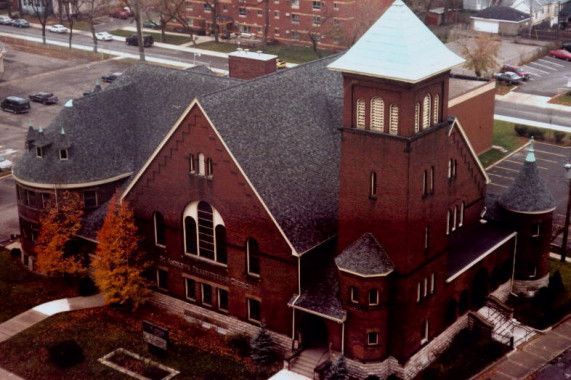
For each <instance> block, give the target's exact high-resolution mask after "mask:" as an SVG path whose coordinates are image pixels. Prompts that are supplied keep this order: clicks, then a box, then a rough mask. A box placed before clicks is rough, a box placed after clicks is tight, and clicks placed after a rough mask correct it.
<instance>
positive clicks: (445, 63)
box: [328, 0, 464, 83]
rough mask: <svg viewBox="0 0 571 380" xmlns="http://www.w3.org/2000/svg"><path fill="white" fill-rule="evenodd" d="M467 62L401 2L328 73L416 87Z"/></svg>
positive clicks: (332, 66)
mask: <svg viewBox="0 0 571 380" xmlns="http://www.w3.org/2000/svg"><path fill="white" fill-rule="evenodd" d="M462 62H464V59H463V58H461V57H459V56H457V55H456V54H455V53H453V52H452V51H450V50H449V49H448V48H447V47H446V45H444V44H443V43H442V42H441V41H440V40H439V39H438V38H437V37H436V36H435V35H434V34H433V33H432V32H431V31H430V29H428V27H426V25H424V23H423V22H422V21H420V19H418V17H416V15H415V14H414V13H413V12H412V11H411V10H410V9H409V8H408V7H407V6H406V5H405V4H404V3H403V2H402V0H395V1H394V3H393V4H392V5H391V6H390V7H389V8H388V9H387V10H386V11H385V13H384V14H383V15H382V16H381V17H380V18H379V19H378V20H377V21H376V22H375V23H374V24H373V26H371V28H369V30H367V32H365V34H364V35H363V36H362V37H361V38H360V39H359V40H358V41H357V42H356V43H355V45H353V47H351V48H350V49H349V50H348V51H347V52H346V53H345V54H344V55H343V56H342V57H341V58H339V59H338V60H336V61H335V62H333V63H332V64H330V65H329V66H328V68H329V69H331V70H335V71H342V72H346V73H353V74H360V75H366V76H372V77H378V78H388V79H393V80H398V81H403V82H410V83H416V82H419V81H421V80H424V79H426V78H428V77H431V76H433V75H436V74H439V73H441V72H444V71H446V70H449V69H451V68H452V67H453V66H456V65H458V64H460V63H462Z"/></svg>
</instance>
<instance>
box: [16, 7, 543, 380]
mask: <svg viewBox="0 0 571 380" xmlns="http://www.w3.org/2000/svg"><path fill="white" fill-rule="evenodd" d="M248 54H252V55H253V56H254V61H256V59H255V58H256V57H257V56H256V54H258V53H248V52H241V53H240V54H239V55H241V56H244V55H245V56H248ZM261 58H264V59H265V58H266V57H265V55H263V56H262V57H261ZM274 58H275V57H274ZM264 59H261V60H262V61H264ZM461 62H462V59H461V58H460V57H458V56H456V55H455V54H454V53H452V52H451V51H449V50H448V49H447V48H446V47H445V46H444V45H443V44H442V43H441V42H440V41H439V40H438V39H437V38H436V37H435V36H434V35H433V34H432V33H431V32H430V31H429V30H428V29H427V28H426V27H425V26H424V25H423V24H422V22H421V21H420V20H419V19H418V18H417V17H416V16H414V14H413V13H412V12H411V11H410V9H408V8H407V7H406V5H404V3H403V2H402V1H401V0H396V1H395V2H394V3H393V4H392V5H391V6H390V7H389V8H388V9H387V11H386V12H385V13H384V14H383V15H382V16H381V18H380V19H379V20H378V21H377V22H376V23H375V24H374V25H373V26H372V27H371V28H370V29H369V30H368V31H367V32H366V33H365V34H364V35H363V37H362V38H361V39H360V40H359V41H358V42H357V43H356V44H355V45H354V46H353V47H352V48H351V49H350V50H348V51H347V52H346V53H345V54H343V55H336V56H331V57H328V58H325V59H321V60H318V61H314V62H310V63H307V64H304V65H300V66H298V67H296V68H293V69H288V70H283V71H279V72H276V73H272V74H268V75H263V76H260V77H257V78H254V79H250V80H242V79H235V78H226V77H219V76H216V75H214V74H212V73H211V72H210V71H209V70H207V69H206V68H204V67H197V68H192V69H188V70H177V69H172V68H164V67H158V66H151V65H147V64H137V65H134V66H132V67H131V68H130V69H128V70H127V71H126V72H125V73H124V75H123V76H122V77H121V78H120V79H118V80H117V81H116V82H114V83H113V84H111V85H110V86H109V87H108V88H106V89H105V90H104V91H102V92H99V93H97V94H94V95H91V96H87V97H84V98H81V99H76V100H73V101H70V102H68V104H67V105H66V107H65V108H64V109H63V110H62V111H61V113H60V114H59V115H58V116H57V117H56V118H55V119H54V121H53V122H52V124H51V125H50V126H49V127H48V128H46V129H42V128H39V129H34V128H33V127H30V130H29V133H28V137H27V141H26V146H27V148H28V149H27V151H26V152H25V154H24V155H23V156H22V158H21V160H20V161H19V162H18V163H17V165H16V167H15V169H14V178H15V179H16V182H17V194H18V210H19V215H20V224H21V234H22V246H23V260H24V261H25V262H26V263H27V264H28V265H29V266H30V267H31V268H33V263H34V240H35V238H36V237H37V232H38V230H39V228H40V226H39V224H38V220H39V214H40V212H41V210H42V208H43V207H44V205H45V203H46V202H47V201H48V200H49V199H53V197H56V196H57V194H58V192H60V191H63V190H69V191H75V192H78V193H79V194H81V195H82V197H83V199H84V203H85V210H86V217H85V220H84V224H83V228H82V230H81V232H80V234H79V235H80V236H79V238H81V239H82V240H83V241H84V242H85V244H84V247H86V250H88V249H89V247H90V246H91V247H92V246H93V245H94V244H96V241H95V236H96V232H97V229H98V227H99V226H100V225H101V223H102V218H103V216H104V215H105V209H106V205H107V203H108V201H109V199H110V197H111V195H112V194H113V193H114V192H115V191H116V190H118V191H119V192H120V195H121V200H122V201H127V202H129V204H130V205H131V206H132V207H133V209H134V211H135V216H136V219H137V223H138V225H139V229H140V233H141V234H142V236H143V237H144V239H145V249H146V250H148V251H149V252H151V253H152V254H153V255H154V257H155V258H156V267H155V270H156V292H155V293H154V296H153V302H154V303H155V304H157V305H160V306H161V307H164V308H165V309H167V310H169V311H170V312H173V313H177V314H180V315H183V316H185V317H186V318H187V319H188V320H192V321H199V322H200V323H202V324H203V325H204V326H207V327H212V328H216V329H218V330H219V331H221V332H225V333H228V332H237V331H246V332H249V333H251V334H254V333H255V332H256V331H257V329H258V328H259V326H260V325H261V324H262V323H263V324H264V325H265V326H266V327H267V328H268V330H269V331H271V333H272V335H273V337H274V339H275V341H276V342H277V343H278V345H279V346H280V347H281V348H282V349H283V350H284V352H287V351H290V350H294V352H295V353H296V354H300V355H303V352H304V351H307V350H308V349H311V348H316V347H322V348H323V350H324V351H323V352H325V353H326V355H327V356H325V357H329V358H331V359H333V358H335V357H337V356H338V355H340V354H343V355H345V357H346V358H347V362H348V365H349V367H350V369H351V371H352V373H353V374H354V375H355V376H356V377H358V378H361V379H364V378H366V377H367V376H376V377H377V378H386V377H387V376H388V375H390V374H392V373H395V374H397V375H398V376H400V377H401V378H403V379H408V378H412V377H413V376H414V375H415V374H416V373H418V371H419V370H421V369H422V368H424V367H426V365H427V364H428V363H429V362H430V361H431V360H433V358H434V357H435V355H437V354H438V353H439V352H441V351H442V350H443V349H444V348H445V347H446V345H447V344H448V343H449V342H450V340H451V339H452V338H453V336H454V334H455V333H457V332H458V331H459V330H461V329H462V328H465V327H467V326H468V325H469V324H470V321H477V320H478V318H477V317H476V316H475V315H474V312H473V310H477V309H478V308H479V307H480V306H482V305H483V304H484V302H485V301H486V298H487V297H488V295H489V294H490V293H491V292H493V291H496V293H498V292H499V293H501V294H504V295H507V293H509V292H510V291H514V292H517V293H521V294H532V293H533V292H534V291H536V290H537V289H539V288H540V287H541V286H545V285H546V284H547V281H548V271H547V257H548V248H549V236H550V232H551V221H552V217H553V210H554V205H553V199H552V198H551V196H550V195H549V193H548V192H547V190H546V189H545V187H544V186H543V184H542V183H541V180H540V179H539V175H538V173H537V168H536V166H535V159H534V156H533V149H532V147H533V146H531V148H530V152H529V154H528V157H527V159H526V163H525V165H524V169H523V170H522V173H520V176H519V177H518V179H517V180H516V182H515V183H514V186H513V187H512V188H510V189H509V190H508V191H507V192H506V194H505V195H504V196H502V197H500V198H498V199H492V198H491V197H487V196H486V183H487V182H488V178H487V175H486V172H485V171H484V168H483V167H482V165H481V164H480V162H479V160H478V157H477V153H480V152H482V151H483V150H485V149H487V148H488V147H489V145H490V144H491V128H492V117H493V116H492V115H493V93H494V87H493V83H492V84H491V85H490V84H488V83H485V82H477V86H476V87H475V88H472V89H471V90H470V91H465V92H463V93H461V94H460V93H458V90H457V89H454V88H453V85H452V84H453V82H454V81H455V79H451V78H450V69H451V68H452V67H453V66H455V65H457V64H459V63H461ZM270 66H272V65H270ZM272 67H274V68H275V65H273V66H272ZM453 92H454V93H455V95H454V96H452V95H451V93H453ZM102 109H105V112H101V111H100V110H102ZM453 112H454V113H453ZM472 142H473V143H472ZM514 260H515V261H514ZM291 357H295V355H293V356H292V355H288V358H291ZM290 364H291V368H292V369H293V370H294V371H296V370H297V369H296V366H295V360H291V361H290ZM318 364H319V363H318V362H315V363H314V366H317V365H318ZM298 371H300V372H301V370H298Z"/></svg>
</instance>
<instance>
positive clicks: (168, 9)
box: [143, 0, 194, 42]
mask: <svg viewBox="0 0 571 380" xmlns="http://www.w3.org/2000/svg"><path fill="white" fill-rule="evenodd" d="M185 7H186V1H185V0H150V1H148V2H146V3H145V5H144V7H143V13H144V14H145V15H146V17H147V19H151V17H150V13H158V14H159V25H160V28H161V42H165V39H166V34H165V30H166V26H167V24H168V23H169V22H172V21H176V22H178V23H180V24H181V26H182V27H183V29H185V30H186V31H188V30H189V29H190V38H191V40H192V41H193V42H194V32H193V30H192V28H190V26H189V25H188V22H187V21H186V11H185Z"/></svg>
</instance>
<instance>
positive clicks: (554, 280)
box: [548, 269, 565, 293]
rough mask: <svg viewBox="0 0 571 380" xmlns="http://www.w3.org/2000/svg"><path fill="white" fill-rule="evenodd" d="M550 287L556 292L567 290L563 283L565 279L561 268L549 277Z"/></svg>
mask: <svg viewBox="0 0 571 380" xmlns="http://www.w3.org/2000/svg"><path fill="white" fill-rule="evenodd" d="M548 287H549V289H551V290H552V291H554V292H556V293H561V292H563V291H564V290H565V285H564V284H563V279H562V278H561V272H559V269H557V270H556V271H555V273H553V276H551V278H550V279H549V285H548Z"/></svg>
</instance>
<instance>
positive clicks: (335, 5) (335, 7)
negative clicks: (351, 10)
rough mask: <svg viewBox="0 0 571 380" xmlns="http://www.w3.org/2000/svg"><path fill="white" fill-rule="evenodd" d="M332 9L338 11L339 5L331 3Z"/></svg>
mask: <svg viewBox="0 0 571 380" xmlns="http://www.w3.org/2000/svg"><path fill="white" fill-rule="evenodd" d="M333 9H334V10H336V11H338V10H339V3H333Z"/></svg>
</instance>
